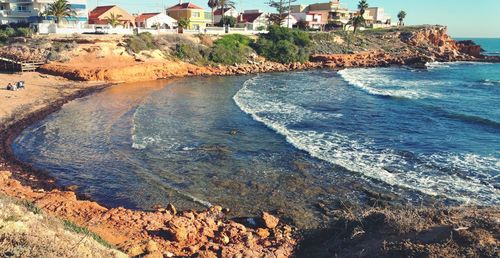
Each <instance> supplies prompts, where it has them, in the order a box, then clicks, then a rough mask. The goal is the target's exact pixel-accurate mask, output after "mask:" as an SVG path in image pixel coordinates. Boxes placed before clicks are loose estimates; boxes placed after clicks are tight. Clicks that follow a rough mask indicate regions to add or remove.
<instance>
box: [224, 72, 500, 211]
mask: <svg viewBox="0 0 500 258" xmlns="http://www.w3.org/2000/svg"><path fill="white" fill-rule="evenodd" d="M263 83H265V82H264V81H260V80H259V77H255V78H253V79H251V80H248V81H247V82H245V84H244V86H243V87H242V89H241V90H240V91H238V92H237V93H236V95H235V96H234V97H233V99H234V101H235V103H236V104H237V105H238V106H239V107H240V109H241V110H242V111H244V112H245V113H247V114H250V115H251V116H252V117H253V119H254V120H256V121H259V122H262V123H263V124H265V125H266V126H268V127H269V128H272V129H273V130H275V131H276V132H277V133H279V134H281V135H283V136H285V137H286V140H287V141H288V142H289V143H290V144H292V145H293V146H295V147H296V148H298V149H301V150H304V151H306V152H308V153H309V154H310V155H311V156H314V157H316V158H319V159H322V160H325V161H328V162H331V163H333V164H337V165H340V166H342V167H345V168H346V169H348V170H350V171H353V172H358V173H361V174H362V175H364V176H366V177H369V178H373V179H376V180H380V181H383V182H385V183H387V184H389V185H394V186H399V187H403V188H408V189H413V190H417V191H420V192H423V193H426V194H429V195H444V196H447V197H448V198H451V199H455V200H459V201H462V202H464V203H478V204H500V194H499V191H498V190H497V189H496V188H495V186H494V185H491V184H485V183H484V181H491V180H493V181H494V177H496V176H498V171H500V161H499V160H498V159H497V158H495V157H481V156H478V155H457V154H444V155H440V154H435V155H433V156H429V157H426V156H423V157H419V158H420V159H421V160H424V161H423V162H420V163H411V162H413V161H411V160H408V159H407V158H405V157H404V156H402V155H399V154H398V153H397V152H395V151H393V150H390V149H385V150H380V149H376V148H375V147H374V146H373V143H372V142H371V141H370V140H369V139H366V140H360V139H357V140H354V138H353V137H351V136H349V135H342V134H339V133H336V132H335V131H330V132H317V131H313V130H295V129H290V128H288V126H287V125H289V124H290V120H287V119H289V118H291V119H293V120H294V122H299V121H300V119H301V118H302V117H305V116H306V114H307V116H306V117H309V116H310V115H311V112H310V111H304V110H303V109H299V108H296V107H294V108H284V107H290V106H293V105H292V104H290V103H282V102H281V101H277V100H276V99H268V96H266V95H265V94H261V93H260V92H259V85H261V84H263ZM410 163H411V164H410ZM436 165H439V166H445V167H449V166H451V167H452V169H458V170H464V171H476V174H477V177H476V176H474V174H472V175H471V176H470V177H464V176H462V175H461V174H454V173H449V172H446V171H440V170H439V169H437V168H436ZM484 171H496V173H495V172H492V173H491V174H489V173H485V172H484ZM480 178H484V179H485V180H483V181H482V180H480Z"/></svg>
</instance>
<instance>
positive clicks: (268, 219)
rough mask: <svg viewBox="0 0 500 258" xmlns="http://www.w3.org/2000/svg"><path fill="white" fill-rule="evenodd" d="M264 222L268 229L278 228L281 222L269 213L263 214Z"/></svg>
mask: <svg viewBox="0 0 500 258" xmlns="http://www.w3.org/2000/svg"><path fill="white" fill-rule="evenodd" d="M262 220H263V221H264V224H265V225H266V227H267V228H275V227H276V226H278V222H279V221H280V220H279V219H278V218H276V217H274V216H273V215H271V214H269V213H267V212H263V213H262Z"/></svg>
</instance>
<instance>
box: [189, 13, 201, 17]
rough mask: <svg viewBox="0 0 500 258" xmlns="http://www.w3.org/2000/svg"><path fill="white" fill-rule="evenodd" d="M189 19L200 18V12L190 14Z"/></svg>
mask: <svg viewBox="0 0 500 258" xmlns="http://www.w3.org/2000/svg"><path fill="white" fill-rule="evenodd" d="M191 17H193V18H200V17H201V13H200V12H193V13H192V14H191Z"/></svg>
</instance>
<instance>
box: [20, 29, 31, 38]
mask: <svg viewBox="0 0 500 258" xmlns="http://www.w3.org/2000/svg"><path fill="white" fill-rule="evenodd" d="M16 35H17V36H18V37H25V38H31V37H32V36H33V30H31V29H30V28H18V29H17V31H16Z"/></svg>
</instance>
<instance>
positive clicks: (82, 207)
mask: <svg viewBox="0 0 500 258" xmlns="http://www.w3.org/2000/svg"><path fill="white" fill-rule="evenodd" d="M0 186H1V187H0V193H2V194H7V195H9V196H14V197H19V198H23V199H25V200H29V201H33V203H34V204H35V205H36V206H38V207H40V208H42V209H43V210H44V211H46V212H48V213H49V214H52V215H55V216H57V217H60V218H64V219H67V220H70V221H72V222H75V223H77V224H78V225H80V226H85V227H88V228H89V229H90V230H91V231H93V232H95V233H96V234H98V235H99V236H100V237H102V238H103V239H104V240H106V241H107V242H109V243H111V244H113V245H115V246H117V247H118V248H120V249H121V250H124V251H125V252H127V253H128V254H129V255H131V256H138V255H148V256H149V257H172V256H201V257H221V256H222V257H236V256H239V255H243V256H246V257H289V256H291V255H292V252H293V250H294V249H295V247H296V244H297V239H296V236H295V233H294V231H295V229H294V228H292V227H290V226H287V225H284V224H282V223H278V222H279V220H278V219H277V218H276V217H274V216H272V215H270V214H267V213H266V219H265V223H264V225H255V226H253V227H249V226H245V225H243V224H240V223H238V222H235V221H232V220H228V219H226V214H225V212H224V210H223V209H222V208H221V207H219V206H213V207H211V208H210V209H208V210H205V211H201V212H197V211H183V212H179V213H175V212H173V211H172V210H173V209H172V207H173V206H172V207H169V209H166V208H158V209H157V210H156V211H151V212H147V211H135V210H128V209H125V208H113V209H108V208H105V207H103V206H101V205H99V204H97V203H95V202H91V201H83V200H78V199H77V197H76V195H75V193H74V192H69V191H60V190H52V191H44V190H41V189H38V190H33V189H32V188H30V187H27V186H23V185H21V183H20V182H19V181H16V180H14V179H12V178H11V173H10V172H7V171H3V172H2V171H0ZM170 206H171V205H170ZM174 209H175V208H174ZM148 256H146V257H148Z"/></svg>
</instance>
